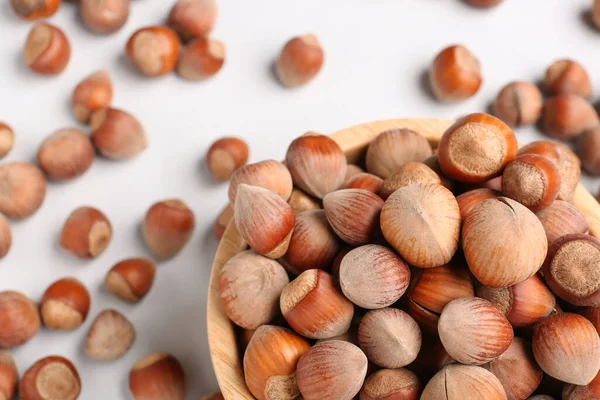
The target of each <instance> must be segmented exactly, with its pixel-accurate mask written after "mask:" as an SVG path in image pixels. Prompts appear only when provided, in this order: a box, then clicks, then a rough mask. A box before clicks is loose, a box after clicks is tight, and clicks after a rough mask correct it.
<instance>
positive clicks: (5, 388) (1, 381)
mask: <svg viewBox="0 0 600 400" xmlns="http://www.w3.org/2000/svg"><path fill="white" fill-rule="evenodd" d="M18 382H19V371H18V370H17V365H16V364H15V360H14V359H13V357H12V356H11V355H10V353H9V352H8V351H0V396H4V398H5V399H12V398H13V397H14V396H15V393H16V392H17V383H18Z"/></svg>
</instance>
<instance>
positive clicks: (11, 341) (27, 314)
mask: <svg viewBox="0 0 600 400" xmlns="http://www.w3.org/2000/svg"><path fill="white" fill-rule="evenodd" d="M39 329H40V314H39V312H38V309H37V305H36V304H35V303H34V302H33V301H32V300H31V299H30V298H29V297H27V296H25V295H23V294H21V293H19V292H13V291H3V292H0V348H1V349H12V348H14V347H17V346H20V345H22V344H24V343H26V342H28V341H29V340H31V339H32V338H33V337H34V336H35V334H36V333H37V332H38V330H39Z"/></svg>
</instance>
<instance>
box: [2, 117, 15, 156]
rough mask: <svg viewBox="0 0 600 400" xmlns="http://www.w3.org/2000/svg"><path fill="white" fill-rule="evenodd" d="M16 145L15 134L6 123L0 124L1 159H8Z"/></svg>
mask: <svg viewBox="0 0 600 400" xmlns="http://www.w3.org/2000/svg"><path fill="white" fill-rule="evenodd" d="M14 145H15V132H14V131H13V130H12V128H11V127H10V126H8V125H7V124H5V123H4V122H0V158H3V157H6V156H7V155H8V153H10V151H11V150H12V148H13V146H14Z"/></svg>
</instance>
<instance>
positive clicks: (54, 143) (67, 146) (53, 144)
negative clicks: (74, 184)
mask: <svg viewBox="0 0 600 400" xmlns="http://www.w3.org/2000/svg"><path fill="white" fill-rule="evenodd" d="M93 161H94V147H93V146H92V142H91V141H90V139H89V137H88V135H86V134H85V133H83V131H82V130H80V129H78V128H66V129H60V130H58V131H56V132H54V133H53V134H51V135H50V136H48V137H47V138H46V139H44V141H43V142H42V144H41V145H40V148H39V149H38V153H37V162H38V165H39V166H40V168H41V169H42V171H44V172H45V173H46V175H47V176H48V178H50V179H51V180H54V181H65V180H69V179H74V178H77V177H79V176H81V175H83V174H84V173H85V172H86V171H87V170H88V169H89V168H90V167H91V166H92V163H93Z"/></svg>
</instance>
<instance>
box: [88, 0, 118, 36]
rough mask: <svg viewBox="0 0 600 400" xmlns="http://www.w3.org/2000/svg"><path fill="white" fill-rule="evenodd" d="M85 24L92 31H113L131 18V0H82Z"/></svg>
mask: <svg viewBox="0 0 600 400" xmlns="http://www.w3.org/2000/svg"><path fill="white" fill-rule="evenodd" d="M79 7H80V8H79V10H80V13H81V20H82V21H83V24H84V25H85V26H86V27H87V28H88V29H89V30H91V31H92V32H97V33H113V32H116V31H118V30H119V29H121V28H122V27H123V25H125V23H126V22H127V19H129V0H100V1H99V0H81V1H80V6H79Z"/></svg>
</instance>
